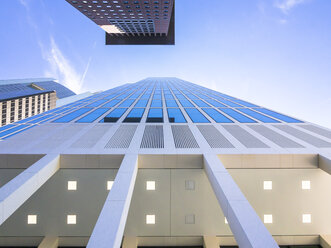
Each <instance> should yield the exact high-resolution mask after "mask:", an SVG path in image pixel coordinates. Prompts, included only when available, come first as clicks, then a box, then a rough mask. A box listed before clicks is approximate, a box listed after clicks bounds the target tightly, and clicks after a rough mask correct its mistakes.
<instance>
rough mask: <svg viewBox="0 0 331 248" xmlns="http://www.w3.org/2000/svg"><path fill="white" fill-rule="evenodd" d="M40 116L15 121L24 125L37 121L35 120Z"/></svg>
mask: <svg viewBox="0 0 331 248" xmlns="http://www.w3.org/2000/svg"><path fill="white" fill-rule="evenodd" d="M41 116H42V115H34V116H31V117H29V118H25V119H23V120H20V121H17V122H16V123H26V122H29V121H31V120H34V119H37V118H39V117H41Z"/></svg>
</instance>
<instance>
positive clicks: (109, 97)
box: [104, 94, 118, 99]
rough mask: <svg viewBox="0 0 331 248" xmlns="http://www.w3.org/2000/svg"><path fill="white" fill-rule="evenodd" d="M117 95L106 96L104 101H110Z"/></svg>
mask: <svg viewBox="0 0 331 248" xmlns="http://www.w3.org/2000/svg"><path fill="white" fill-rule="evenodd" d="M117 95H118V94H111V95H108V96H105V98H104V99H112V98H114V97H116V96H117Z"/></svg>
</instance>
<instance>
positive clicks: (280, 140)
mask: <svg viewBox="0 0 331 248" xmlns="http://www.w3.org/2000/svg"><path fill="white" fill-rule="evenodd" d="M248 127H249V128H251V129H253V130H254V131H255V132H257V133H259V134H261V135H262V136H264V137H266V138H267V139H269V140H271V141H272V142H274V143H275V144H277V145H279V146H280V147H282V148H303V147H304V146H302V145H300V144H298V143H297V142H295V141H293V140H291V139H289V138H287V137H285V136H284V135H281V134H279V133H277V132H275V131H274V130H272V129H270V128H267V127H265V126H262V125H250V126H248Z"/></svg>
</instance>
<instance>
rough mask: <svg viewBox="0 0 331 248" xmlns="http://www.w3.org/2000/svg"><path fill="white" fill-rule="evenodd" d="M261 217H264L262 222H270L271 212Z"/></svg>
mask: <svg viewBox="0 0 331 248" xmlns="http://www.w3.org/2000/svg"><path fill="white" fill-rule="evenodd" d="M263 217H264V218H263V219H264V223H266V224H270V223H272V214H265V215H264V216H263Z"/></svg>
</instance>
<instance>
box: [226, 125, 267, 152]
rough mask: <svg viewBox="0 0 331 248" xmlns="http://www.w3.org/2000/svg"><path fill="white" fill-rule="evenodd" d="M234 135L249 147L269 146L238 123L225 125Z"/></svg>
mask: <svg viewBox="0 0 331 248" xmlns="http://www.w3.org/2000/svg"><path fill="white" fill-rule="evenodd" d="M223 127H224V128H225V129H226V130H227V131H228V132H229V133H230V134H232V136H233V137H235V138H236V139H237V140H239V142H240V143H242V144H243V145H244V146H245V147H247V148H268V147H269V146H267V145H266V144H264V143H263V142H262V141H260V140H259V139H257V138H256V137H254V136H253V135H252V134H250V133H249V132H247V131H246V130H245V129H243V128H241V127H239V126H236V125H224V126H223Z"/></svg>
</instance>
